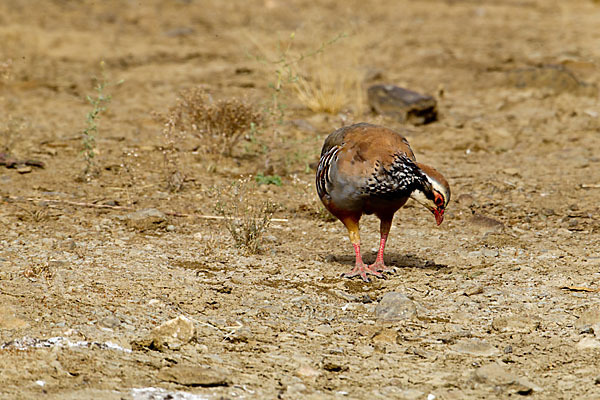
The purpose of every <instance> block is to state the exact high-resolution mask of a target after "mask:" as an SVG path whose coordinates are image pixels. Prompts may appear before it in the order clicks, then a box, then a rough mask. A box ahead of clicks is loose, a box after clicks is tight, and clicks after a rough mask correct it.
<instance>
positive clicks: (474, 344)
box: [450, 339, 500, 357]
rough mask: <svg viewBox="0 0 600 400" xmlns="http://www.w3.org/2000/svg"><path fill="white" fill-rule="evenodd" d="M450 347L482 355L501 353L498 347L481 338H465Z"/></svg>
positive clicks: (473, 354) (489, 355) (460, 351)
mask: <svg viewBox="0 0 600 400" xmlns="http://www.w3.org/2000/svg"><path fill="white" fill-rule="evenodd" d="M450 349H451V350H453V351H455V352H457V353H462V354H469V355H472V356H482V357H491V356H495V355H498V354H499V353H500V351H499V350H498V349H497V348H495V347H494V346H492V345H491V344H489V343H487V342H485V341H483V340H480V339H463V340H460V341H458V342H457V343H455V344H454V345H452V346H450Z"/></svg>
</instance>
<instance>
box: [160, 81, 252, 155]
mask: <svg viewBox="0 0 600 400" xmlns="http://www.w3.org/2000/svg"><path fill="white" fill-rule="evenodd" d="M168 117H169V118H168V122H169V125H170V126H169V128H170V129H171V130H174V129H176V130H178V131H179V134H180V135H181V134H185V133H189V134H192V135H194V136H197V137H199V138H201V139H202V141H203V147H204V149H203V150H205V151H206V152H209V153H217V154H221V155H226V156H231V154H232V152H233V149H234V148H235V145H236V144H237V143H238V142H239V141H240V139H241V138H242V137H243V136H244V135H245V134H246V133H248V132H249V131H250V130H251V129H255V128H257V127H258V126H259V125H260V124H261V122H262V120H263V118H262V115H261V113H260V112H258V111H256V110H255V109H254V106H252V105H251V104H249V103H246V102H244V101H241V100H238V99H225V100H216V101H215V100H213V99H212V97H211V96H210V95H209V94H207V93H206V92H205V91H204V90H203V89H201V88H192V89H188V90H185V91H183V92H182V93H181V94H180V96H179V99H178V100H177V104H176V105H175V106H174V107H172V108H171V109H169V113H168Z"/></svg>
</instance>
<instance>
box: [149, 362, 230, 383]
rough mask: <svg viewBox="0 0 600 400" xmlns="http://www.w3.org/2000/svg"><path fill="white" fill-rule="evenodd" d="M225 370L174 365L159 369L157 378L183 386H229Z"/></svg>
mask: <svg viewBox="0 0 600 400" xmlns="http://www.w3.org/2000/svg"><path fill="white" fill-rule="evenodd" d="M228 375H229V374H228V373H227V372H226V371H223V370H219V369H213V368H204V367H197V366H193V365H175V366H173V367H167V368H163V369H161V370H160V372H159V373H158V375H157V378H158V379H160V380H161V381H166V382H173V383H177V384H180V385H184V386H203V387H213V386H229V385H230V384H231V382H230V381H229V379H228V378H227V376H228Z"/></svg>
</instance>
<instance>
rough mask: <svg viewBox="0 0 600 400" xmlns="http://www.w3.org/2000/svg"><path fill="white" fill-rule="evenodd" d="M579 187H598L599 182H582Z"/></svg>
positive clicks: (599, 186) (599, 187) (599, 185)
mask: <svg viewBox="0 0 600 400" xmlns="http://www.w3.org/2000/svg"><path fill="white" fill-rule="evenodd" d="M581 187H582V188H584V189H600V183H583V184H581Z"/></svg>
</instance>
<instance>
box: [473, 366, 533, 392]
mask: <svg viewBox="0 0 600 400" xmlns="http://www.w3.org/2000/svg"><path fill="white" fill-rule="evenodd" d="M473 379H474V380H475V381H476V382H479V383H485V384H488V385H491V386H494V387H497V388H501V389H504V390H507V391H509V392H511V393H517V394H521V395H527V394H531V393H532V392H541V391H542V388H540V387H539V386H537V385H535V384H534V383H531V382H529V380H527V379H525V378H521V377H518V376H516V375H514V374H512V373H511V372H509V371H508V370H507V369H506V368H505V367H504V366H503V365H501V364H499V363H493V364H488V365H484V366H482V367H479V368H477V370H476V371H475V374H474V376H473Z"/></svg>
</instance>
